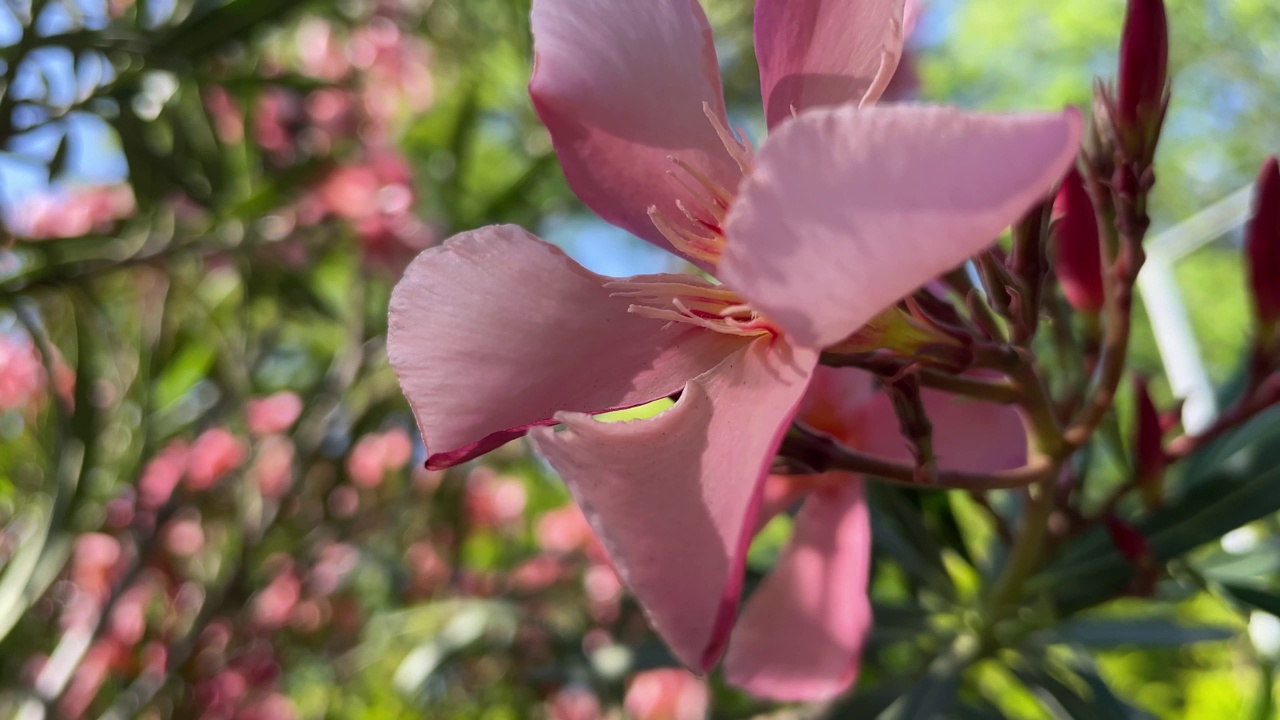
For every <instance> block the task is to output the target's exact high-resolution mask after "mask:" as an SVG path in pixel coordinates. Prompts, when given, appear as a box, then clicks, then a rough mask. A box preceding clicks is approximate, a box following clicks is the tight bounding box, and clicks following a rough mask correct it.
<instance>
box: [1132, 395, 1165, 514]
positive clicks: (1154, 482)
mask: <svg viewBox="0 0 1280 720" xmlns="http://www.w3.org/2000/svg"><path fill="white" fill-rule="evenodd" d="M1133 394H1134V402H1135V405H1136V410H1137V421H1136V423H1135V430H1134V435H1135V437H1134V441H1133V468H1134V472H1135V474H1136V476H1137V481H1138V490H1140V491H1141V492H1142V501H1143V503H1144V504H1145V505H1146V506H1147V508H1148V509H1154V508H1156V507H1157V506H1159V505H1160V500H1161V483H1162V480H1163V479H1164V468H1165V460H1164V439H1163V435H1164V433H1163V431H1161V429H1160V413H1159V412H1157V411H1156V406H1155V403H1153V402H1151V393H1150V392H1148V390H1147V380H1146V378H1144V377H1142V376H1140V375H1137V376H1134V378H1133Z"/></svg>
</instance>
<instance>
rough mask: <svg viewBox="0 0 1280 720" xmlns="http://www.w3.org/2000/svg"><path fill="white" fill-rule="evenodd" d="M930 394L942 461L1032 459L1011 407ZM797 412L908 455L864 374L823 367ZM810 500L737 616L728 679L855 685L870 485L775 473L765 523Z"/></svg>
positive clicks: (888, 406) (841, 434)
mask: <svg viewBox="0 0 1280 720" xmlns="http://www.w3.org/2000/svg"><path fill="white" fill-rule="evenodd" d="M923 399H924V402H925V406H926V409H927V410H928V413H929V419H930V421H931V422H932V423H933V431H934V432H933V444H934V451H935V453H936V454H937V456H938V459H939V462H940V463H941V464H942V465H943V466H945V467H948V468H956V469H961V470H970V471H990V470H1002V469H1009V468H1015V467H1018V466H1020V465H1022V464H1023V463H1024V462H1026V444H1027V443H1026V435H1025V432H1024V430H1023V426H1022V421H1021V419H1020V418H1019V417H1018V413H1017V412H1016V411H1015V410H1013V409H1012V408H1010V407H1007V406H1002V405H993V404H989V403H980V402H971V401H966V400H959V399H957V398H955V397H953V396H950V395H947V394H945V393H941V392H938V391H934V390H925V391H924V393H923ZM799 419H800V420H801V421H802V422H804V423H805V424H806V425H808V426H809V427H811V428H813V429H815V430H820V431H822V432H825V433H827V434H830V435H832V436H833V437H835V438H837V439H839V440H840V441H841V442H843V443H844V444H846V445H848V446H850V447H853V448H856V449H859V450H863V451H865V452H869V453H872V454H875V455H879V456H882V457H888V458H893V459H898V460H904V461H910V460H911V452H910V450H909V448H908V446H907V444H906V442H905V441H904V440H903V439H902V437H901V436H900V435H899V432H898V421H897V418H896V417H895V415H894V411H893V404H892V401H891V400H890V399H889V397H888V396H887V395H885V394H884V393H882V392H878V391H876V390H875V387H874V382H873V378H872V376H871V375H869V374H867V373H864V372H861V371H857V370H837V369H833V368H821V369H819V370H818V372H817V373H815V375H814V378H813V382H812V383H811V384H810V386H809V391H808V392H807V393H806V395H805V397H804V399H803V400H802V401H801V405H800V410H799ZM806 496H807V499H805V498H806ZM802 499H804V504H803V505H802V506H801V509H800V512H799V514H798V515H797V516H796V521H795V533H794V535H793V536H792V539H791V542H790V544H789V545H788V546H787V547H786V549H785V550H784V551H783V553H782V556H781V557H780V558H779V560H778V564H777V565H776V566H775V567H774V569H773V572H772V573H770V574H769V576H768V577H766V578H765V580H764V582H763V583H762V584H761V585H760V586H759V587H758V588H757V589H756V592H755V593H754V594H753V595H752V596H751V598H750V600H748V602H747V605H746V607H745V608H743V611H742V613H741V614H740V615H739V616H738V619H737V625H736V627H735V628H734V630H733V634H732V636H731V638H730V640H729V649H728V652H727V654H726V656H725V674H726V677H727V678H728V679H729V680H730V682H733V683H734V684H738V685H742V686H744V687H747V688H750V689H751V690H752V691H753V692H756V693H760V694H765V695H769V696H771V697H777V698H782V699H802V698H809V697H829V696H832V695H835V694H838V693H840V692H842V691H844V690H845V689H847V688H848V687H850V686H851V685H852V684H853V681H854V680H855V679H856V678H857V674H858V667H859V664H860V663H859V660H860V657H861V654H862V645H863V642H864V641H865V639H866V635H867V632H868V631H869V630H870V629H871V620H872V618H871V605H870V602H869V601H868V599H867V594H866V591H867V582H868V571H869V569H870V567H871V526H870V522H869V517H868V514H867V507H866V504H865V502H864V500H863V491H862V482H861V480H860V479H858V478H857V477H854V476H851V475H849V474H848V473H839V472H833V473H826V474H823V475H817V476H811V477H810V476H805V477H798V478H796V477H780V476H775V477H771V478H770V483H769V485H768V487H767V488H766V492H765V493H764V495H763V497H762V503H761V504H762V508H761V511H760V514H759V517H758V520H757V522H758V523H759V525H763V524H764V523H765V522H766V521H767V520H768V519H769V518H770V517H771V516H773V515H774V514H777V513H780V512H783V511H785V510H786V509H788V508H789V507H790V506H792V505H794V504H795V503H796V502H798V501H800V500H802ZM797 618H804V621H802V622H798V621H797Z"/></svg>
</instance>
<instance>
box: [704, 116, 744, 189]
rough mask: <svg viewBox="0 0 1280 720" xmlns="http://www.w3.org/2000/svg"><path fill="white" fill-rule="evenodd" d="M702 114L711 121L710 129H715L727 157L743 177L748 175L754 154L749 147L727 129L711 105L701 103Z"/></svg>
mask: <svg viewBox="0 0 1280 720" xmlns="http://www.w3.org/2000/svg"><path fill="white" fill-rule="evenodd" d="M702 114H703V115H706V116H707V119H708V120H710V121H711V127H712V128H714V129H715V131H716V135H719V136H720V142H721V143H723V144H724V149H725V150H727V151H728V152H729V157H731V158H733V161H734V162H736V163H738V169H740V170H742V174H743V175H750V174H751V168H752V166H753V165H754V164H755V158H754V157H753V155H754V153H753V152H752V150H751V146H750V145H748V144H747V143H745V142H743V141H741V140H739V139H738V135H737V134H735V133H734V132H733V131H732V130H730V129H729V126H728V125H726V124H725V123H724V121H722V120H721V119H720V116H719V115H717V114H716V113H715V111H714V110H712V109H711V103H705V102H704V103H702Z"/></svg>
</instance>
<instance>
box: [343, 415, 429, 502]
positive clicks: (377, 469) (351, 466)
mask: <svg viewBox="0 0 1280 720" xmlns="http://www.w3.org/2000/svg"><path fill="white" fill-rule="evenodd" d="M412 455H413V441H412V440H410V438H409V433H408V432H406V431H405V430H404V428H392V429H390V430H388V431H386V432H382V433H370V434H368V435H365V436H364V437H362V438H360V439H359V440H358V441H357V442H356V444H355V445H354V446H353V447H352V448H351V454H350V455H348V456H347V476H348V477H350V478H351V482H352V483H354V484H355V485H356V486H357V487H362V488H366V489H368V488H374V487H377V486H378V485H380V484H382V480H383V478H385V477H386V476H387V473H392V472H396V471H397V470H400V469H401V468H403V467H404V466H405V465H407V464H408V463H409V458H410V457H411V456H412Z"/></svg>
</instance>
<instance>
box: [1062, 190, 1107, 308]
mask: <svg viewBox="0 0 1280 720" xmlns="http://www.w3.org/2000/svg"><path fill="white" fill-rule="evenodd" d="M1053 208H1054V211H1055V212H1056V213H1057V214H1058V215H1059V219H1058V222H1057V224H1056V225H1054V229H1053V255H1054V270H1055V272H1056V273H1057V275H1058V282H1059V283H1060V284H1061V285H1062V292H1063V294H1065V295H1066V296H1067V302H1069V303H1071V307H1073V308H1075V309H1076V310H1077V311H1078V312H1082V313H1086V314H1089V315H1096V314H1098V311H1100V310H1101V309H1102V305H1103V302H1104V298H1105V295H1104V292H1103V284H1102V247H1101V245H1100V244H1099V240H1098V218H1097V216H1096V214H1095V212H1094V208H1093V201H1092V200H1090V199H1089V193H1088V191H1086V190H1085V188H1084V180H1083V179H1082V178H1081V177H1080V172H1079V171H1078V170H1076V169H1075V168H1074V167H1072V168H1071V170H1070V171H1069V172H1068V173H1067V176H1066V178H1065V179H1063V181H1062V187H1061V188H1060V189H1059V190H1058V197H1057V199H1056V200H1055V201H1054V204H1053Z"/></svg>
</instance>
